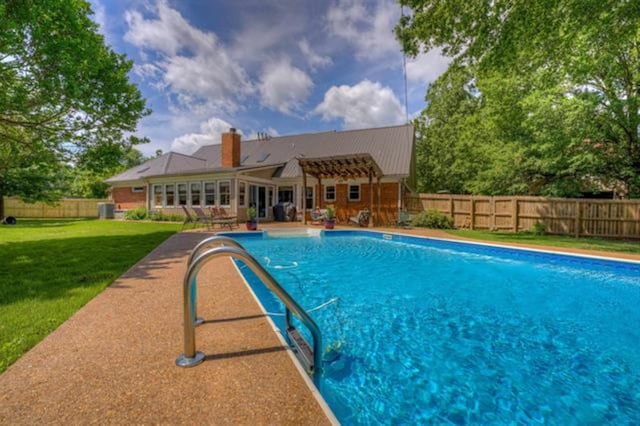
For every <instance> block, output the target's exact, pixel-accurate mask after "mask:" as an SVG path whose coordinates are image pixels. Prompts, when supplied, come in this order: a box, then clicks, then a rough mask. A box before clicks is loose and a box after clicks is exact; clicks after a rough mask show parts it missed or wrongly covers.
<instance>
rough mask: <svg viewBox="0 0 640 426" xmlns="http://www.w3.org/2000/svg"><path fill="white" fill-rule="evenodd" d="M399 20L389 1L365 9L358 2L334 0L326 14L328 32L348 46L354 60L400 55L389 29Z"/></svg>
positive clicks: (394, 8)
mask: <svg viewBox="0 0 640 426" xmlns="http://www.w3.org/2000/svg"><path fill="white" fill-rule="evenodd" d="M399 17H400V9H399V6H398V5H397V4H396V3H395V2H393V1H391V0H377V2H376V4H375V5H374V6H371V5H369V6H367V5H366V4H365V3H364V2H363V1H361V0H338V1H337V2H336V3H334V4H333V5H332V6H331V7H329V10H328V12H327V24H328V27H329V31H330V32H331V34H333V35H334V36H336V37H339V38H341V39H343V40H345V41H347V42H348V43H350V44H351V45H352V46H353V47H354V49H355V51H356V57H357V58H358V59H374V58H380V57H382V56H385V55H388V54H390V53H396V54H399V53H400V44H399V43H398V42H397V41H396V39H395V36H394V34H393V28H394V26H395V25H396V23H397V22H398V19H399Z"/></svg>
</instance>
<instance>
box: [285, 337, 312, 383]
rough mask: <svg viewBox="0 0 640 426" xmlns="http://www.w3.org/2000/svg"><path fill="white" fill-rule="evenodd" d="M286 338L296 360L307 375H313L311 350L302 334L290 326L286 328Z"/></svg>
mask: <svg viewBox="0 0 640 426" xmlns="http://www.w3.org/2000/svg"><path fill="white" fill-rule="evenodd" d="M287 336H289V341H290V342H291V346H292V348H293V352H294V353H295V354H296V356H297V357H298V360H299V361H300V363H301V364H302V366H303V367H304V368H305V370H307V372H308V373H309V374H312V373H313V367H314V365H313V349H311V347H310V346H309V344H308V343H307V341H306V340H305V339H304V337H302V334H300V332H299V331H298V329H297V328H295V327H293V326H291V327H289V328H287Z"/></svg>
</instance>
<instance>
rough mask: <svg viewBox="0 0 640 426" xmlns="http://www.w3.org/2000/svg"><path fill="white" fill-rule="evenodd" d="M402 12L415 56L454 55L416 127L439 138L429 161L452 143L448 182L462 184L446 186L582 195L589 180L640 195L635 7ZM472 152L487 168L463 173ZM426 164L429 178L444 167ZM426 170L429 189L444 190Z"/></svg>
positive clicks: (466, 6)
mask: <svg viewBox="0 0 640 426" xmlns="http://www.w3.org/2000/svg"><path fill="white" fill-rule="evenodd" d="M401 3H402V4H404V5H406V6H409V8H410V9H411V13H410V14H409V15H408V16H406V17H404V18H403V19H402V20H401V22H400V24H399V25H398V26H397V28H396V33H397V35H398V38H399V39H400V40H401V42H402V44H403V48H404V49H405V51H406V52H408V53H410V54H416V53H417V52H419V51H421V50H428V49H431V48H434V47H438V48H441V49H442V50H443V52H444V53H445V54H447V55H449V56H451V57H453V58H454V61H453V65H452V67H451V68H450V70H449V71H448V72H447V73H445V75H443V76H442V77H441V78H440V79H439V81H437V82H436V83H435V84H434V85H432V87H431V88H430V89H429V93H428V95H427V99H428V101H429V106H428V108H427V110H426V111H425V115H423V117H422V118H421V119H419V120H418V127H419V128H420V129H421V133H422V134H423V135H425V136H426V135H429V137H431V138H432V139H433V140H430V141H427V140H426V138H425V137H423V138H422V139H421V140H420V144H422V145H424V146H423V147H422V148H421V150H422V151H423V153H424V152H426V151H430V150H433V149H437V150H438V151H439V152H442V151H440V150H441V149H442V148H443V145H445V144H446V149H445V152H447V154H446V155H448V156H455V157H456V162H453V163H451V164H453V165H455V167H453V168H451V169H450V170H448V171H452V172H453V173H445V174H446V175H450V178H451V179H454V180H455V179H457V181H456V182H457V183H455V185H457V186H455V185H454V183H453V182H452V183H447V184H446V186H449V187H450V188H452V189H453V188H455V189H460V190H464V191H468V192H482V193H496V192H502V191H507V192H510V193H521V192H528V193H550V194H558V195H572V194H576V193H577V192H580V189H581V186H582V187H583V186H584V185H585V183H589V182H591V183H594V184H595V183H596V182H598V183H600V184H602V183H604V184H606V185H613V184H614V183H616V182H621V183H623V184H624V186H625V187H626V189H627V190H628V191H629V192H630V193H631V195H638V194H640V141H639V136H638V135H639V125H640V111H639V105H640V104H639V101H640V66H639V64H640V7H638V3H637V1H631V0H618V1H611V0H610V1H607V0H539V1H535V2H519V1H515V0H496V1H491V2H487V1H484V0H465V1H460V0H402V1H401ZM462 76H464V79H463V80H464V81H458V80H459V79H460V78H462ZM455 82H457V84H454V83H455ZM469 83H472V86H473V87H470V86H469ZM461 90H462V92H461ZM452 102H453V105H451V103H452ZM469 105H471V110H470V111H469ZM447 106H448V108H449V109H450V111H449V112H445V107H447ZM452 106H454V107H455V108H453V109H451V107H452ZM456 106H457V107H459V108H457V107H456ZM450 113H453V114H452V115H451V114H450ZM445 120H446V122H447V123H444V121H445ZM474 120H475V121H474ZM469 126H475V128H470V127H469ZM443 133H444V134H446V138H447V139H445V138H444V137H443V136H442V134H443ZM465 137H466V138H467V139H466V140H465ZM464 147H468V148H469V149H470V150H471V153H472V154H473V155H476V156H477V157H476V158H483V161H484V163H483V164H477V163H476V162H474V161H473V159H472V158H469V159H467V161H468V162H470V163H471V164H470V165H469V167H465V166H463V165H461V164H460V162H461V161H464V158H459V156H460V155H468V154H469V153H463V152H461V151H463V150H464V149H463V148H464ZM482 154H484V156H482ZM478 156H479V157H478ZM422 160H423V164H422V170H425V169H429V171H428V172H426V171H425V172H424V173H433V169H432V168H431V167H430V166H431V165H430V164H428V163H429V162H431V163H438V164H443V162H442V161H440V160H439V159H434V158H429V159H427V158H425V156H424V155H423V157H422ZM436 165H437V164H436ZM503 167H505V169H503ZM424 173H423V175H422V177H423V184H424V185H425V186H426V187H428V188H429V189H432V188H434V186H433V185H432V183H431V182H426V180H428V179H430V178H431V177H430V176H428V174H424ZM441 174H442V173H441ZM494 178H497V179H498V181H499V182H494V183H495V184H494V183H492V181H493V179H494ZM482 182H484V183H482ZM500 182H502V184H500ZM505 183H508V185H507V187H504V185H503V184H505ZM450 188H442V189H450ZM582 189H584V188H582Z"/></svg>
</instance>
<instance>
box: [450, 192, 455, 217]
mask: <svg viewBox="0 0 640 426" xmlns="http://www.w3.org/2000/svg"><path fill="white" fill-rule="evenodd" d="M453 205H454V203H453V195H449V212H451V219H455V216H454V215H453V213H454V211H453Z"/></svg>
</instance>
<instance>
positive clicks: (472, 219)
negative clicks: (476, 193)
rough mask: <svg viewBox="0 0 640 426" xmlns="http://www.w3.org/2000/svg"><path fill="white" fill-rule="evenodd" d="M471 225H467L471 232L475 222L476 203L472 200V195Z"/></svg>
mask: <svg viewBox="0 0 640 426" xmlns="http://www.w3.org/2000/svg"><path fill="white" fill-rule="evenodd" d="M470 199H471V223H470V224H469V229H471V230H472V231H473V229H474V227H475V222H476V202H475V200H474V199H473V195H472V196H471V198H470Z"/></svg>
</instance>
